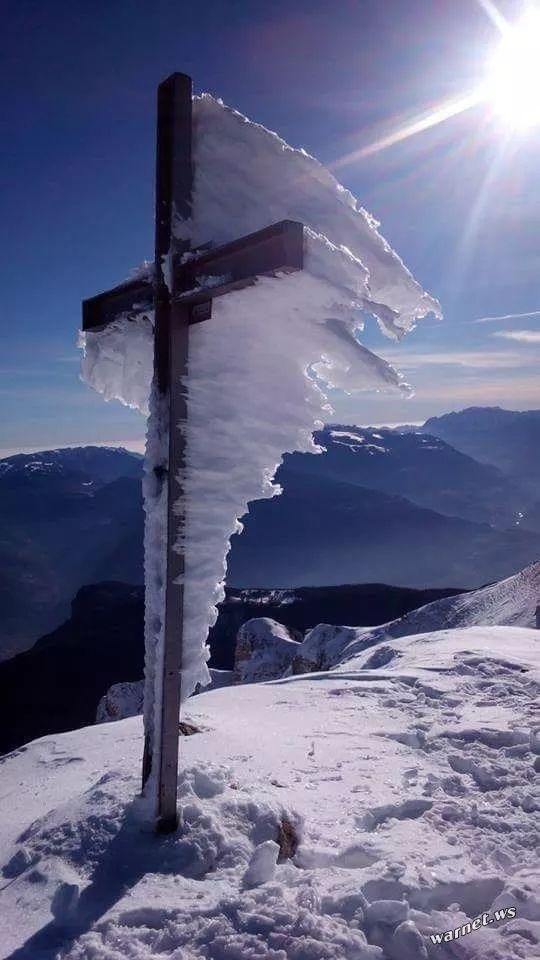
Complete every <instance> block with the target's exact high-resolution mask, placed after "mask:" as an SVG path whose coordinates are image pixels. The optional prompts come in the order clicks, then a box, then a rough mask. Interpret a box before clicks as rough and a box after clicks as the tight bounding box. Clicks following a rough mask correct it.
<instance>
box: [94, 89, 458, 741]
mask: <svg viewBox="0 0 540 960" xmlns="http://www.w3.org/2000/svg"><path fill="white" fill-rule="evenodd" d="M194 164H195V181H194V199H193V217H192V219H191V220H190V221H186V222H180V221H179V222H177V224H176V227H175V229H176V231H177V235H178V237H179V238H188V239H189V240H190V242H191V244H192V246H193V247H196V246H197V245H199V244H202V243H208V242H209V241H211V242H213V243H221V242H224V241H227V240H230V239H233V238H235V237H238V236H241V235H243V234H245V233H249V232H251V231H254V230H257V229H259V228H261V227H264V226H267V225H268V224H269V223H271V222H273V221H277V220H281V219H296V220H301V221H302V222H303V223H304V224H305V226H306V230H305V269H304V270H303V271H302V272H301V273H297V274H294V275H292V274H291V275H287V276H281V277H276V278H263V279H261V280H260V281H259V282H258V283H257V284H256V285H255V286H254V287H252V288H249V289H246V290H242V291H238V292H235V293H232V294H230V295H229V296H227V297H223V298H220V299H219V300H217V301H215V302H214V305H213V312H212V318H211V319H210V320H208V321H205V322H204V323H200V324H197V325H196V326H194V327H192V328H191V330H190V357H189V366H188V377H187V391H188V393H187V395H188V422H187V424H185V423H180V424H177V425H175V428H176V429H180V430H183V431H184V433H185V436H186V440H187V444H186V449H187V457H186V459H187V463H186V470H185V475H184V476H182V477H178V478H177V479H178V481H179V483H181V484H182V488H183V490H184V491H185V496H186V504H187V511H186V512H187V519H186V524H185V529H184V530H183V531H179V532H178V541H177V543H178V544H182V545H183V546H184V547H185V548H186V558H187V559H186V571H185V579H184V584H185V588H184V650H185V655H184V669H183V674H182V698H183V699H185V698H186V697H187V696H189V694H190V693H191V692H192V691H193V689H194V688H195V687H196V685H197V684H198V683H205V682H207V681H208V672H207V668H206V659H207V657H208V651H207V650H205V647H204V644H205V640H206V636H207V633H208V628H209V626H211V625H212V624H213V623H214V622H215V619H216V604H217V603H218V602H219V601H220V600H221V599H222V598H223V595H224V593H223V586H222V584H223V579H224V574H225V567H226V555H227V552H228V549H229V540H230V537H231V535H232V534H233V533H234V532H235V531H237V530H238V518H239V517H240V516H242V515H243V514H244V513H245V512H246V508H247V503H248V501H250V500H254V499H258V498H261V497H271V496H274V495H276V494H277V493H279V488H278V487H277V486H276V485H275V484H273V483H272V477H273V475H274V473H275V470H276V467H277V466H278V464H279V463H280V460H281V457H282V455H283V453H284V452H285V451H292V450H302V451H312V452H313V450H314V446H313V440H312V431H313V429H314V427H316V426H318V425H320V418H321V416H323V417H325V418H326V417H327V416H328V414H329V413H330V407H329V406H328V404H327V398H326V393H325V391H327V390H328V388H331V387H339V388H342V389H345V390H348V391H351V390H356V389H367V388H376V389H381V388H388V389H392V388H398V389H399V388H402V387H403V386H404V385H403V383H402V381H401V379H400V377H399V375H398V374H397V373H396V372H395V371H394V370H393V369H392V368H391V367H390V366H389V365H388V364H386V363H385V362H384V361H383V360H381V359H380V358H379V357H377V356H375V355H374V354H372V353H371V352H370V351H369V350H367V349H366V348H365V347H363V346H362V345H361V344H360V343H359V341H358V334H359V332H360V331H361V329H362V324H363V317H364V315H365V313H366V311H368V312H370V313H372V314H373V315H374V316H376V317H377V320H378V322H379V324H380V326H381V328H382V330H383V331H384V332H385V333H386V334H387V335H389V336H392V337H399V336H401V335H402V334H403V333H405V332H407V331H408V330H410V329H412V327H413V326H414V324H415V322H416V321H417V320H418V319H420V318H422V317H424V316H425V315H426V314H427V313H429V312H433V313H438V312H439V307H438V304H437V302H436V301H435V300H434V299H432V298H431V297H430V296H429V295H428V294H426V293H425V292H424V291H423V290H422V289H421V287H420V286H419V285H418V283H417V282H416V281H415V280H414V279H413V277H412V276H411V274H410V273H409V271H408V270H407V269H406V268H405V266H404V265H403V263H402V262H401V260H400V259H399V257H398V256H397V255H396V254H395V253H394V252H393V251H392V250H391V248H390V247H389V246H388V244H387V243H386V241H385V240H384V239H383V238H382V236H381V235H380V234H379V233H378V231H377V224H376V222H375V221H374V220H373V218H372V217H370V215H369V214H367V213H366V211H365V210H363V209H362V208H361V207H360V206H359V204H358V202H357V201H356V200H355V198H354V197H353V196H352V195H351V194H350V193H349V192H348V191H347V190H345V189H344V188H343V187H342V186H341V185H340V184H339V183H338V182H337V181H336V180H335V179H334V177H333V176H332V175H331V174H330V173H329V172H328V171H326V170H325V169H324V167H322V166H321V164H319V163H318V162H317V161H316V160H314V159H313V158H312V157H310V156H308V155H307V154H306V153H305V152H304V151H302V150H294V149H292V148H291V147H289V146H288V145H287V144H286V143H285V142H284V141H283V140H281V139H280V138H279V137H278V136H277V135H276V134H274V133H271V132H270V131H268V130H266V129H265V128H264V127H261V126H259V125H257V124H254V123H251V122H250V121H249V120H247V119H246V118H245V117H243V116H242V115H241V114H239V113H237V112H236V111H234V110H231V109H229V108H228V107H226V106H224V104H223V103H222V102H221V101H218V100H215V99H213V98H212V97H210V96H206V95H204V96H202V97H197V98H195V100H194ZM83 348H84V359H83V378H84V379H85V380H86V381H87V382H88V383H89V384H90V385H92V386H93V387H94V388H95V389H97V390H98V391H100V392H101V393H102V394H103V395H104V396H105V398H107V399H110V398H117V399H120V400H122V401H123V402H124V403H127V404H129V405H131V406H135V407H137V408H138V409H139V410H141V412H143V413H144V414H147V413H148V410H149V396H150V386H151V381H152V316H151V315H150V314H148V313H144V314H141V315H140V316H138V317H136V318H129V319H128V318H127V317H123V318H122V317H121V318H119V319H118V320H117V321H116V322H115V323H114V324H113V325H112V327H109V328H108V329H107V330H106V331H104V332H92V333H88V334H86V336H85V337H84V339H83ZM162 453H163V436H162V434H160V411H159V410H157V409H155V405H154V409H153V412H152V415H151V417H150V421H149V428H148V442H147V458H146V478H147V481H146V485H145V499H146V513H147V534H146V553H147V560H146V567H147V617H146V621H147V636H146V646H147V664H148V669H147V695H146V705H147V722H148V723H149V724H150V723H151V719H150V718H151V716H152V714H153V696H154V695H155V696H159V691H158V690H157V687H156V683H155V676H157V674H158V672H159V671H157V670H156V667H155V665H156V663H157V662H158V661H159V656H160V650H161V639H162V629H161V605H162V597H161V595H160V591H159V589H157V588H156V587H155V586H153V584H154V583H155V582H156V581H159V579H160V578H159V576H156V569H157V570H159V567H160V564H162V562H163V556H162V555H163V549H162V545H163V529H164V528H163V509H164V503H163V499H161V501H160V500H159V499H158V497H157V494H156V489H155V484H154V483H153V479H152V469H153V466H154V463H155V462H156V458H158V457H159V456H160V455H162Z"/></svg>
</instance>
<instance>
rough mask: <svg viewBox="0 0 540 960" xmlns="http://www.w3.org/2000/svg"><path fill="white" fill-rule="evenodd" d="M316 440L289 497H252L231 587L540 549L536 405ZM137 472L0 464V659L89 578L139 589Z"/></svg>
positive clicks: (31, 462)
mask: <svg viewBox="0 0 540 960" xmlns="http://www.w3.org/2000/svg"><path fill="white" fill-rule="evenodd" d="M428 431H429V432H428ZM317 440H318V441H319V443H320V444H321V445H322V446H324V447H325V453H323V454H320V455H312V454H299V453H294V454H288V455H286V456H285V459H284V464H283V466H282V467H281V468H280V470H279V471H278V474H277V479H278V480H279V482H280V483H281V484H282V486H283V488H284V491H285V492H284V494H283V496H281V497H278V498H275V499H273V500H264V501H257V502H255V503H252V504H251V505H250V509H249V513H248V515H247V516H246V517H245V518H244V526H245V529H244V532H243V533H242V535H240V536H235V537H233V539H232V547H231V552H230V555H229V563H228V583H229V585H230V586H231V587H234V588H237V589H240V588H245V587H254V588H257V587H262V588H264V589H267V588H284V589H286V588H290V587H294V588H299V587H310V586H325V587H326V586H331V585H340V584H343V583H353V584H358V583H364V582H369V583H373V582H374V581H378V582H381V583H388V582H391V583H396V584H399V585H400V586H402V587H411V588H425V587H438V588H441V589H447V588H450V587H453V588H456V589H458V588H472V587H477V586H479V585H481V584H483V583H486V582H489V581H492V580H497V579H501V578H504V577H506V576H508V575H510V574H511V573H513V572H514V571H515V570H516V569H520V568H522V567H524V566H526V565H527V564H528V563H530V562H532V561H534V560H536V559H537V558H538V557H540V498H539V497H538V494H537V491H536V470H537V468H536V467H535V464H536V460H537V458H538V456H540V454H538V450H540V443H539V441H540V411H531V412H526V413H515V412H511V411H505V410H498V409H496V408H472V409H471V410H465V411H462V412H461V413H457V414H448V415H446V416H444V417H438V418H434V419H432V420H430V421H427V423H426V424H425V425H424V426H423V427H421V428H418V429H414V430H411V429H409V431H408V432H407V431H400V430H388V429H381V430H377V429H371V428H359V427H354V426H352V427H351V426H347V425H334V426H331V427H330V426H329V427H327V428H325V430H323V431H321V432H320V433H319V434H317ZM450 441H451V442H450ZM141 475H142V458H140V457H138V456H137V455H135V454H132V453H128V452H127V451H125V450H120V449H107V448H101V447H79V448H74V449H67V450H56V451H46V452H44V453H39V454H32V455H23V454H20V455H17V456H14V457H10V458H8V459H6V460H2V461H0V660H1V659H5V658H7V657H11V656H13V655H14V654H15V653H17V652H19V651H21V650H24V649H27V648H28V647H29V646H31V644H32V643H33V642H35V640H36V639H37V638H39V637H41V636H43V634H44V633H46V632H47V631H50V630H52V629H54V628H55V627H56V626H57V625H58V624H60V623H62V622H63V621H64V620H65V619H66V617H67V616H68V615H69V609H70V602H71V600H72V598H73V597H74V596H75V594H76V592H77V590H78V589H79V588H80V587H82V586H84V585H85V584H91V583H97V582H101V581H105V580H119V581H122V582H125V583H132V584H135V585H136V584H142V582H143V510H142V500H141ZM531 478H534V483H533V482H532V479H531Z"/></svg>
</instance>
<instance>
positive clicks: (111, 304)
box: [83, 220, 304, 330]
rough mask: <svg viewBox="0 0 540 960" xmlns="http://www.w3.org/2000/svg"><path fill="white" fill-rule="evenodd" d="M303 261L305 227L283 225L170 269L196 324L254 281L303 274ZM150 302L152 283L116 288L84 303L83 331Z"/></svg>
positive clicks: (294, 223)
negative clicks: (215, 305)
mask: <svg viewBox="0 0 540 960" xmlns="http://www.w3.org/2000/svg"><path fill="white" fill-rule="evenodd" d="M303 260H304V227H303V224H301V223H298V222H297V221H296V220H281V221H280V222H279V223H274V224H273V225H272V226H271V227H265V228H264V230H258V231H257V232H256V233H251V234H249V235H248V236H246V237H242V239H241V240H233V241H232V243H225V244H223V245H222V246H220V247H215V248H213V249H210V250H207V251H205V252H204V253H201V254H195V255H194V256H193V257H191V259H188V260H187V261H186V262H184V263H179V264H177V265H176V266H175V268H174V290H175V291H176V300H178V301H179V302H181V303H182V304H184V305H185V306H191V307H193V308H196V309H193V311H192V317H191V320H192V322H195V323H196V322H198V321H200V320H205V319H207V317H209V316H210V309H209V306H210V304H211V301H212V300H214V299H215V298H216V297H221V296H223V295H224V294H226V293H230V292H231V291H232V290H240V289H242V288H243V287H247V286H251V285H252V284H254V283H256V282H257V279H258V277H263V276H273V275H274V274H276V273H290V272H292V271H295V270H301V269H302V267H303ZM153 301H154V289H153V285H152V283H151V282H150V281H148V280H132V281H130V282H128V283H123V284H120V286H118V287H114V288H113V289H112V290H109V291H108V292H107V293H101V294H99V295H98V296H97V297H92V298H91V299H89V300H84V301H83V330H99V329H102V328H103V327H105V326H107V324H109V323H111V322H112V321H113V320H115V319H116V318H117V317H118V316H119V315H120V314H130V313H138V312H140V311H141V310H148V309H151V308H152V305H153ZM201 305H202V306H201ZM205 305H208V307H206V306H205Z"/></svg>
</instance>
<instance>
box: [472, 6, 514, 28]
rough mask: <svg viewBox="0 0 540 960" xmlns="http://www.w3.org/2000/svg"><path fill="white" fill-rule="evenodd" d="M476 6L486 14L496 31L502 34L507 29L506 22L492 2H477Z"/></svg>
mask: <svg viewBox="0 0 540 960" xmlns="http://www.w3.org/2000/svg"><path fill="white" fill-rule="evenodd" d="M478 5H479V6H480V7H482V10H483V11H484V12H485V13H487V15H488V17H489V19H490V20H491V22H492V23H493V24H494V25H495V26H496V27H497V30H499V32H500V33H502V34H504V33H505V31H506V30H507V29H508V21H507V20H506V19H505V17H503V15H502V13H501V11H500V10H498V9H497V7H496V6H495V4H494V3H493V0H478Z"/></svg>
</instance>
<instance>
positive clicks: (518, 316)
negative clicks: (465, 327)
mask: <svg viewBox="0 0 540 960" xmlns="http://www.w3.org/2000/svg"><path fill="white" fill-rule="evenodd" d="M526 317H540V310H529V311H528V313H502V314H500V315H499V316H498V317H478V319H477V320H469V323H502V322H504V321H505V320H524V319H525V318H526Z"/></svg>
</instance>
